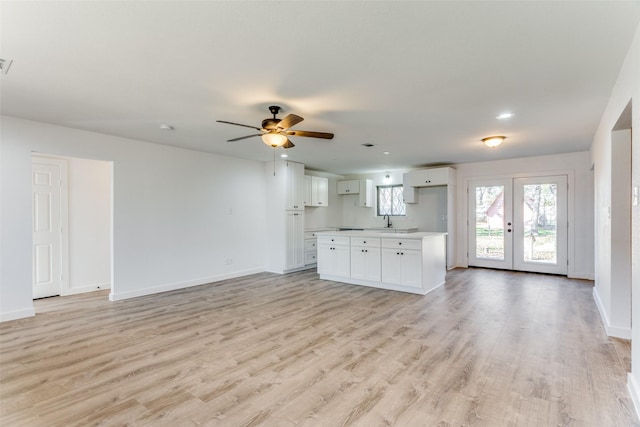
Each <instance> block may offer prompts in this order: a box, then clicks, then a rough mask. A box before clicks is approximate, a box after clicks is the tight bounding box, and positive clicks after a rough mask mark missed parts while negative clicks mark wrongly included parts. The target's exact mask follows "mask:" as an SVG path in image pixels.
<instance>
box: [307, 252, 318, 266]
mask: <svg viewBox="0 0 640 427" xmlns="http://www.w3.org/2000/svg"><path fill="white" fill-rule="evenodd" d="M317 262H318V255H317V254H316V253H315V252H309V253H306V254H304V265H309V264H315V263H317Z"/></svg>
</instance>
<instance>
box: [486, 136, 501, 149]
mask: <svg viewBox="0 0 640 427" xmlns="http://www.w3.org/2000/svg"><path fill="white" fill-rule="evenodd" d="M505 139H507V137H506V136H488V137H486V138H482V142H483V143H484V145H486V146H487V147H489V148H496V147H497V146H498V145H500V144H502V143H503V142H504V140H505Z"/></svg>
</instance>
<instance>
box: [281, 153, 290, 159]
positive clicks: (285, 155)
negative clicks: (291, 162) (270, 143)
mask: <svg viewBox="0 0 640 427" xmlns="http://www.w3.org/2000/svg"><path fill="white" fill-rule="evenodd" d="M280 157H282V158H283V159H286V158H287V157H289V155H288V154H280Z"/></svg>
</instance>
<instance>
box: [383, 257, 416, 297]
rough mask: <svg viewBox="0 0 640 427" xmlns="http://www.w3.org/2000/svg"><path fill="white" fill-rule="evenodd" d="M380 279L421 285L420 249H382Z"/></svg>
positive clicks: (399, 283)
mask: <svg viewBox="0 0 640 427" xmlns="http://www.w3.org/2000/svg"><path fill="white" fill-rule="evenodd" d="M382 281H383V282H385V283H391V284H394V285H401V286H411V287H417V288H420V287H422V251H418V250H412V249H396V248H384V249H382Z"/></svg>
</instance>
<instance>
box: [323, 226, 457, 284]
mask: <svg viewBox="0 0 640 427" xmlns="http://www.w3.org/2000/svg"><path fill="white" fill-rule="evenodd" d="M317 236H318V273H319V274H320V278H321V279H323V280H332V281H335V282H343V283H349V284H353V285H362V286H371V287H374V288H381V289H389V290H394V291H402V292H410V293H414V294H420V295H425V294H426V293H428V292H430V291H432V290H433V289H435V288H437V287H438V286H440V285H442V284H443V283H444V280H445V274H446V236H447V233H431V232H417V233H394V232H393V231H391V230H389V231H387V230H384V231H355V230H350V231H324V232H319V233H317Z"/></svg>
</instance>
